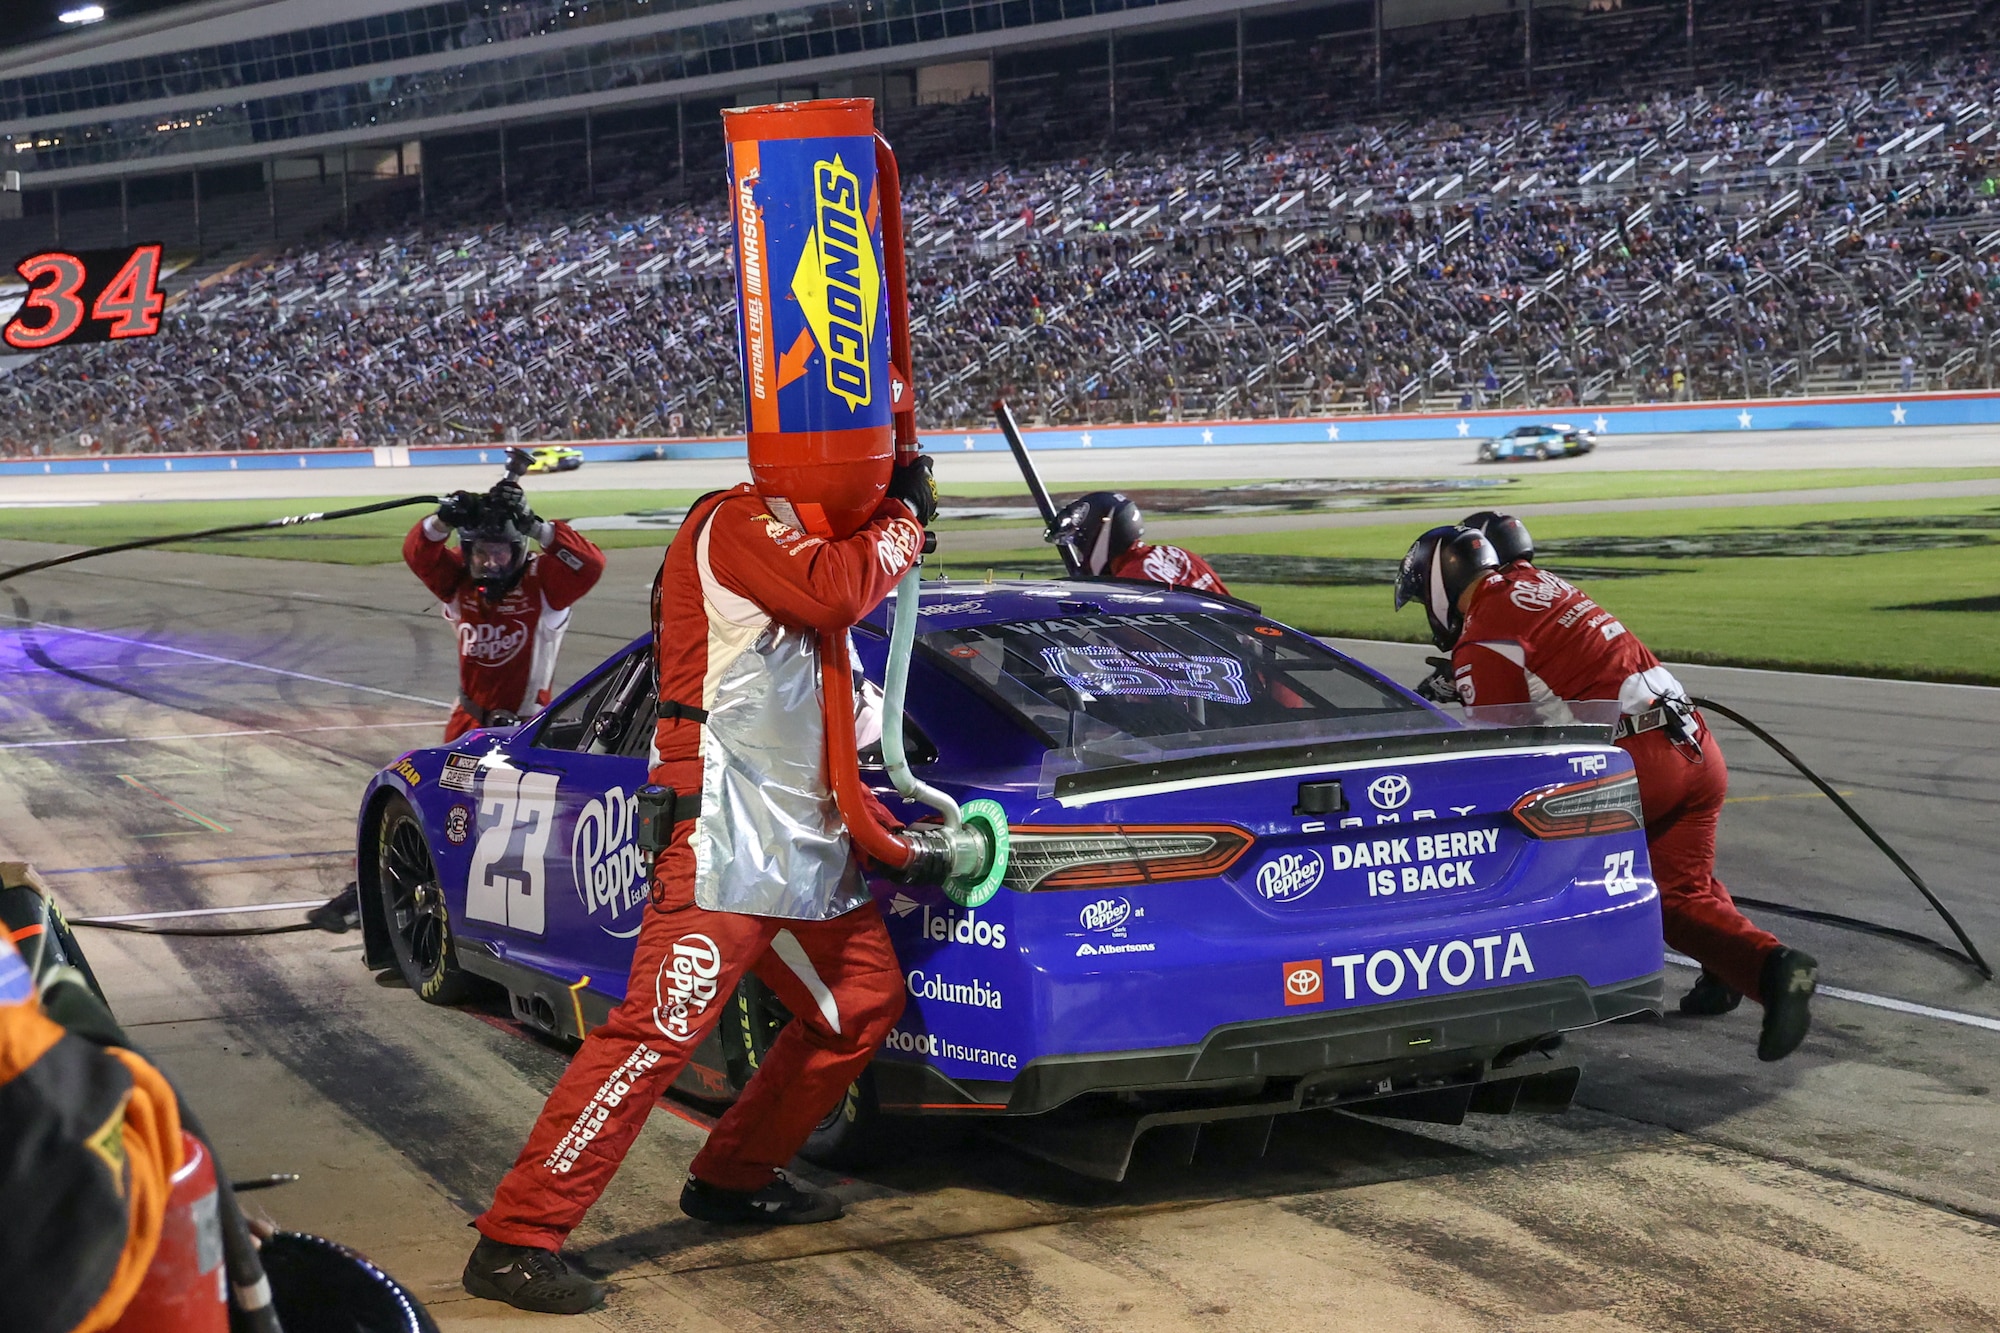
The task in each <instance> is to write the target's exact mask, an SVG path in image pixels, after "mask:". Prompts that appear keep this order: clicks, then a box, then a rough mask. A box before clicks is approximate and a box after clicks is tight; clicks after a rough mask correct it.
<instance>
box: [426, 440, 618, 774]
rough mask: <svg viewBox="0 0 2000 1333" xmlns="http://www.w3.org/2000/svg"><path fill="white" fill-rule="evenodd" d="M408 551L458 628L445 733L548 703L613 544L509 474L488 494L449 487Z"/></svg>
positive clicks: (506, 719) (512, 717)
mask: <svg viewBox="0 0 2000 1333" xmlns="http://www.w3.org/2000/svg"><path fill="white" fill-rule="evenodd" d="M454 529H455V530H457V532H458V534H459V540H458V545H457V546H456V547H453V546H451V545H450V544H449V538H450V537H451V534H452V532H453V530H454ZM530 538H533V539H534V541H535V542H536V543H537V544H539V545H540V546H541V548H542V549H541V552H540V553H539V554H530V553H529V551H528V541H529V539H530ZM403 560H404V562H405V563H406V564H408V565H409V567H410V569H411V571H412V572H413V573H414V574H416V576H417V577H418V578H420V579H422V580H423V581H424V586H425V587H427V588H429V589H430V590H431V593H432V594H433V595H434V596H435V597H436V598H437V599H438V601H439V602H440V603H441V604H442V605H441V609H442V611H443V612H444V618H445V619H446V620H449V621H450V622H451V623H452V625H453V626H454V627H455V628H456V629H457V631H458V704H457V706H456V707H454V708H453V709H452V710H451V717H450V718H448V719H447V720H446V722H445V728H444V738H445V740H446V741H455V740H457V739H458V738H459V737H460V736H463V735H464V734H465V733H466V732H468V731H471V730H472V729H473V728H474V727H487V726H504V725H506V724H508V723H511V722H514V721H517V720H518V719H520V718H522V717H532V716H533V715H534V714H535V713H537V712H539V711H540V710H541V709H542V708H543V707H544V706H546V705H547V704H548V702H549V693H550V691H549V685H550V682H551V680H552V679H553V678H554V676H555V670H556V654H557V652H558V651H559V650H560V649H561V647H562V639H563V631H564V630H565V629H567V628H568V627H569V609H570V607H571V606H573V605H575V604H576V603H577V602H578V601H580V600H582V598H583V595H584V594H585V593H587V592H589V591H590V590H591V589H592V588H593V587H595V586H596V585H597V580H598V577H599V576H600V575H602V574H603V573H604V552H603V551H601V550H599V549H598V548H597V546H596V545H595V544H594V543H593V542H591V541H590V539H589V538H587V537H585V536H583V535H582V534H580V533H578V532H577V530H576V529H575V528H572V527H571V526H570V525H569V524H567V523H564V522H561V521H560V520H555V521H551V520H548V519H544V518H539V517H537V516H536V515H535V514H534V512H533V511H531V510H530V509H529V508H528V503H527V499H526V497H525V496H523V495H522V494H521V488H520V486H519V485H517V484H516V483H515V482H513V481H512V480H507V481H503V482H501V483H499V484H498V485H497V486H495V487H494V488H493V489H492V490H490V491H488V492H487V493H486V494H485V495H483V496H481V495H474V494H472V493H471V492H469V491H454V492H452V493H451V494H450V495H448V496H446V497H445V499H444V503H442V504H440V505H439V506H438V510H437V512H436V513H435V514H432V515H430V516H428V517H426V518H425V519H424V520H423V521H422V522H421V523H419V524H417V525H416V526H415V527H414V528H411V529H410V535H409V536H408V537H406V538H404V539H403Z"/></svg>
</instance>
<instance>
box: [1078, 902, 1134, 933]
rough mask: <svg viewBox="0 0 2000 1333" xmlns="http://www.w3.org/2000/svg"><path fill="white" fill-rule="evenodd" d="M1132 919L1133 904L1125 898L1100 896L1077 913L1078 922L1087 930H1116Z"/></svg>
mask: <svg viewBox="0 0 2000 1333" xmlns="http://www.w3.org/2000/svg"><path fill="white" fill-rule="evenodd" d="M1131 919H1132V904H1131V903H1129V902H1127V901H1126V900H1125V899H1123V898H1100V899H1098V900H1097V901H1096V902H1094V903H1091V904H1089V905H1088V906H1086V907H1085V908H1084V909H1083V910H1082V911H1081V912H1078V913H1077V914H1076V923H1077V924H1078V925H1079V926H1082V927H1083V928H1084V929H1085V930H1091V931H1100V932H1101V931H1107V930H1116V929H1118V928H1119V927H1120V926H1122V925H1124V924H1125V923H1126V922H1127V921H1130V920H1131Z"/></svg>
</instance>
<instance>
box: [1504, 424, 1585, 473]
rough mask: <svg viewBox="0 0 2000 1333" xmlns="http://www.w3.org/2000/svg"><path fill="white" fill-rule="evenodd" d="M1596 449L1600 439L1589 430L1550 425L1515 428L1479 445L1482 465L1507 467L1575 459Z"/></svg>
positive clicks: (1566, 425)
mask: <svg viewBox="0 0 2000 1333" xmlns="http://www.w3.org/2000/svg"><path fill="white" fill-rule="evenodd" d="M1596 447H1597V437H1596V436H1594V435H1592V434H1591V433H1590V432H1589V431H1587V430H1582V429H1580V428H1578V427H1576V426H1571V425H1568V424H1566V423H1564V422H1560V421H1558V422H1554V423H1551V424H1549V425H1534V426H1516V427H1514V429H1512V430H1510V431H1508V432H1507V433H1506V434H1504V435H1495V436H1494V437H1493V438H1492V439H1490V440H1484V441H1481V442H1480V445H1479V461H1480V462H1482V463H1506V462H1513V461H1516V460H1519V459H1523V458H1532V459H1535V460H1537V461H1544V460H1547V459H1551V458H1575V457H1577V456H1578V455H1580V454H1587V453H1589V452H1590V451H1591V450H1593V449H1595V448H1596Z"/></svg>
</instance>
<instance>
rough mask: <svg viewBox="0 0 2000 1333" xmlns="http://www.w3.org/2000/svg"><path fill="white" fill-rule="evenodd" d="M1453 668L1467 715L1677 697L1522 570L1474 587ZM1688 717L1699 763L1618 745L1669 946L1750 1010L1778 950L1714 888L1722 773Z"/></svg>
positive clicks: (1536, 572)
mask: <svg viewBox="0 0 2000 1333" xmlns="http://www.w3.org/2000/svg"><path fill="white" fill-rule="evenodd" d="M1451 660H1452V674H1453V678H1454V680H1455V682H1456V684H1457V686H1458V694H1459V698H1460V699H1462V700H1463V701H1464V702H1465V703H1466V704H1467V705H1468V706H1471V705H1474V704H1506V703H1528V702H1539V701H1542V700H1546V699H1565V700H1582V699H1617V700H1619V702H1620V703H1621V704H1622V705H1623V706H1624V710H1625V712H1626V713H1628V714H1632V713H1638V712H1641V711H1643V710H1645V709H1647V708H1648V707H1649V706H1650V705H1651V703H1652V701H1653V699H1654V698H1655V697H1656V696H1658V695H1659V694H1661V693H1664V692H1665V691H1666V690H1667V689H1668V688H1670V687H1676V682H1674V680H1673V677H1672V676H1671V675H1670V674H1669V673H1668V672H1667V671H1666V669H1665V668H1664V667H1662V666H1661V665H1660V659H1659V658H1657V657H1655V656H1653V654H1652V652H1651V651H1650V650H1648V649H1647V647H1646V645H1645V644H1643V643H1641V642H1639V639H1638V636H1637V635H1634V634H1633V633H1632V632H1631V631H1629V630H1627V629H1626V628H1625V627H1624V625H1622V624H1620V623H1619V622H1618V620H1617V619H1616V618H1614V617H1613V616H1612V615H1611V613H1610V612H1608V611H1606V610H1604V609H1603V608H1601V607H1599V606H1598V605H1597V603H1596V602H1594V601H1592V600H1591V599H1590V598H1588V597H1586V596H1584V595H1583V593H1581V592H1579V591H1578V590H1577V589H1576V588H1575V587H1573V586H1572V585H1570V584H1569V583H1567V582H1565V581H1564V580H1562V579H1559V578H1557V577H1556V576H1555V575H1553V574H1550V573H1548V572H1547V571H1545V570H1540V569H1536V568H1535V567H1534V566H1533V565H1531V564H1529V563H1528V562H1526V561H1516V562H1515V563H1513V564H1511V565H1509V566H1507V568H1506V569H1504V570H1501V571H1499V572H1498V573H1493V574H1488V575H1487V576H1486V577H1485V579H1484V580H1483V581H1482V582H1481V583H1480V584H1479V585H1478V589H1477V591H1476V592H1474V593H1473V597H1472V603H1471V606H1470V608H1469V609H1468V610H1467V612H1466V615H1465V628H1464V630H1463V632H1462V633H1461V634H1460V635H1459V639H1458V646H1457V647H1456V648H1455V649H1454V650H1453V651H1452V659H1451ZM1696 716H1697V724H1698V726H1699V728H1700V736H1701V742H1702V744H1701V755H1700V757H1699V758H1690V757H1689V756H1688V755H1686V754H1684V753H1683V752H1682V751H1681V750H1680V749H1679V748H1677V747H1676V746H1675V745H1674V744H1673V743H1672V741H1671V740H1670V739H1669V738H1668V735H1667V732H1666V731H1665V730H1664V729H1662V730H1655V731H1646V732H1641V733H1639V734H1638V735H1635V736H1626V737H1624V738H1622V739H1621V740H1620V741H1619V742H1618V744H1619V745H1620V746H1621V747H1623V748H1624V750H1625V751H1626V752H1627V753H1628V754H1630V755H1631V756H1632V764H1633V767H1634V768H1635V769H1637V771H1638V775H1639V800H1640V804H1641V806H1642V808H1643V810H1644V813H1645V818H1646V846H1647V849H1648V851H1649V853H1650V855H1651V858H1652V862H1653V878H1654V879H1655V880H1656V881H1657V882H1658V884H1659V886H1660V911H1661V915H1662V917H1663V918H1664V925H1665V933H1666V938H1667V943H1668V944H1669V945H1671V946H1672V947H1674V948H1675V949H1678V950H1680V951H1681V952H1682V953H1685V954H1687V955H1689V956H1690V957H1692V958H1695V959H1697V960H1699V961H1700V963H1701V964H1702V966H1703V967H1705V968H1707V969H1708V971H1709V972H1710V973H1711V974H1713V975H1714V976H1716V977H1718V978H1720V979H1721V980H1722V981H1723V982H1724V983H1725V984H1727V985H1728V986H1730V987H1731V988H1732V989H1734V990H1737V991H1740V992H1742V993H1743V994H1745V995H1747V996H1749V997H1750V998H1751V999H1753V1000H1755V999H1759V998H1760V997H1759V995H1758V980H1759V978H1760V977H1761V975H1762V973H1763V968H1764V960H1765V959H1766V958H1768V957H1770V955H1771V951H1772V950H1774V949H1776V948H1777V947H1778V939H1777V937H1776V936H1774V935H1772V934H1770V933H1769V932H1768V931H1764V930H1760V929H1758V928H1757V927H1756V926H1754V925H1752V924H1751V923H1750V921H1749V920H1748V919H1747V918H1746V917H1745V916H1744V915H1743V913H1742V912H1740V911H1739V910H1737V907H1736V904H1735V902H1734V901H1733V900H1732V899H1731V898H1730V896H1729V890H1728V889H1726V888H1724V887H1723V885H1722V881H1721V880H1719V879H1717V878H1716V877H1715V829H1716V824H1717V821H1718V820H1719V819H1720V817H1721V815H1722V802H1723V798H1724V797H1725V796H1726V795H1727V794H1728V791H1729V769H1728V767H1727V765H1726V764H1725V763H1724V761H1723V758H1722V747H1721V745H1719V744H1718V743H1717V742H1716V739H1715V737H1714V735H1713V734H1712V733H1710V732H1709V730H1708V727H1707V724H1706V723H1705V722H1700V721H1699V714H1697V715H1696Z"/></svg>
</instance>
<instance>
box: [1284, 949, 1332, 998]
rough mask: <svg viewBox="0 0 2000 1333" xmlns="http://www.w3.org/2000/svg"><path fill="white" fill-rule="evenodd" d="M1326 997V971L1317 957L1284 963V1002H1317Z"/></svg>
mask: <svg viewBox="0 0 2000 1333" xmlns="http://www.w3.org/2000/svg"><path fill="white" fill-rule="evenodd" d="M1325 998H1326V973H1325V971H1324V970H1323V969H1322V968H1321V966H1320V961H1319V959H1317V958H1308V959H1306V960H1305V961H1304V962H1302V963H1286V964H1285V1003H1286V1004H1288V1005H1293V1004H1318V1003H1319V1002H1320V1001H1321V1000H1324V999H1325Z"/></svg>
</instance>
